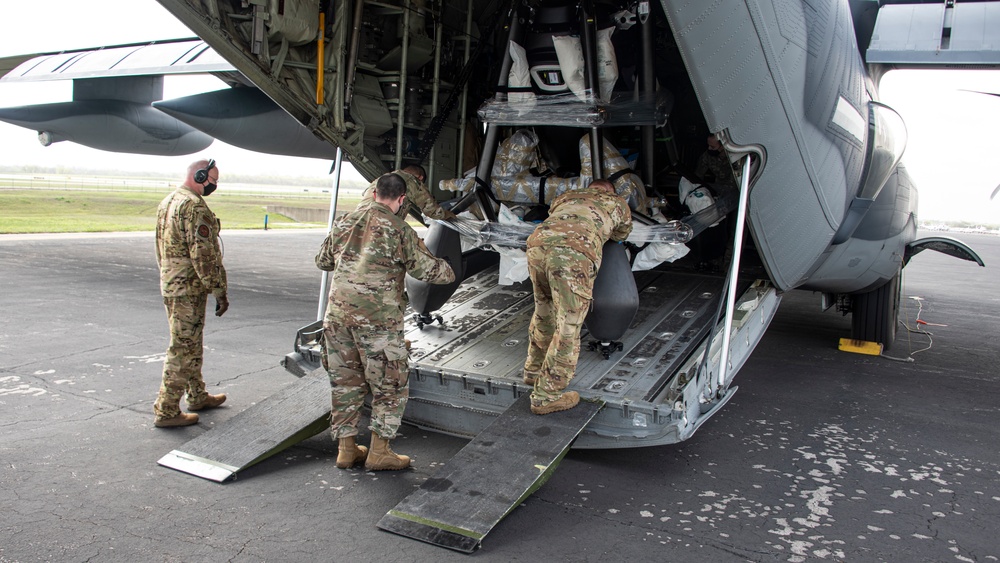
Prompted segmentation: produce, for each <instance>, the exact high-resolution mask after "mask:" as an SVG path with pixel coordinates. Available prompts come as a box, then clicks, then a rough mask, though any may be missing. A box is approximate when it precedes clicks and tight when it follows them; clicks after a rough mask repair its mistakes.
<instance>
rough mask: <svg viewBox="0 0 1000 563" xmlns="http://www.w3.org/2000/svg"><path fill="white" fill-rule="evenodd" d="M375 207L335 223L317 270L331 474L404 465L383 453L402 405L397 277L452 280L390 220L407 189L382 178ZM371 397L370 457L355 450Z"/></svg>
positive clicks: (413, 236)
mask: <svg viewBox="0 0 1000 563" xmlns="http://www.w3.org/2000/svg"><path fill="white" fill-rule="evenodd" d="M373 195H374V199H373V200H372V201H370V202H367V203H366V202H362V203H361V204H360V205H358V208H357V209H356V210H355V211H354V212H352V213H349V214H347V215H345V216H344V217H343V218H341V219H340V220H339V221H337V223H336V224H335V225H334V226H333V229H331V230H330V234H329V236H327V237H326V240H324V241H323V245H322V247H321V248H320V251H319V254H317V255H316V266H317V267H319V268H320V269H321V270H326V271H332V272H333V281H332V283H331V287H330V300H329V303H328V307H327V312H326V318H324V319H323V336H324V337H323V367H324V368H326V370H327V373H328V374H329V376H330V386H331V387H332V391H331V407H332V408H331V412H330V433H331V436H332V437H333V439H334V440H337V442H338V455H337V467H339V468H341V469H347V468H349V467H352V466H354V465H356V464H358V463H361V462H364V463H365V468H366V469H369V470H383V469H390V470H391V469H405V468H407V467H409V466H410V458H409V457H407V456H405V455H398V454H396V453H395V452H393V451H392V450H391V449H390V448H389V441H390V440H392V439H394V438H395V437H396V432H397V430H398V429H399V425H400V424H401V423H402V419H403V411H404V409H405V408H406V401H407V398H408V397H409V367H408V365H407V350H406V345H405V342H404V340H403V310H404V309H405V307H406V302H405V300H404V297H403V276H404V275H405V274H410V275H411V276H413V277H414V278H417V279H419V280H423V281H425V282H428V283H450V282H452V281H454V280H455V273H454V272H453V271H452V269H451V266H450V265H449V264H448V262H447V261H446V260H444V259H441V258H435V257H434V256H433V255H431V253H430V252H429V251H428V250H427V247H426V246H424V243H423V241H421V240H420V238H418V237H417V233H416V232H414V230H413V229H412V228H411V227H410V226H409V225H407V224H406V222H404V221H403V220H402V219H400V218H399V217H398V216H397V213H398V212H399V209H400V208H401V207H402V206H403V204H404V202H405V200H406V182H405V180H403V178H402V177H400V176H399V175H397V174H392V173H390V174H385V175H383V176H381V177H380V178H379V179H378V181H377V182H376V185H375V190H374V194H373ZM369 391H370V392H371V394H372V414H371V425H370V426H369V429H370V430H371V432H372V436H371V449H370V450H369V449H368V448H366V447H365V446H359V445H357V443H356V437H357V435H358V422H359V420H360V418H361V407H362V405H363V404H364V399H365V395H366V394H367V393H368V392H369Z"/></svg>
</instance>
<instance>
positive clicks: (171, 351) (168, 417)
mask: <svg viewBox="0 0 1000 563" xmlns="http://www.w3.org/2000/svg"><path fill="white" fill-rule="evenodd" d="M218 181H219V170H218V168H215V161H211V160H199V161H197V162H193V163H191V165H190V166H188V169H187V176H186V178H185V180H184V183H183V184H182V185H181V186H179V187H178V188H177V189H176V190H174V192H173V193H171V194H170V195H168V196H167V197H166V198H164V199H163V201H162V202H161V203H160V206H159V208H158V209H157V211H156V263H157V265H158V266H159V268H160V293H161V294H162V295H163V304H164V306H165V307H166V309H167V322H168V323H169V325H170V346H169V347H168V348H167V357H166V359H165V360H164V362H163V382H162V384H161V385H160V393H159V396H158V397H157V398H156V403H155V404H154V405H153V412H154V413H156V418H155V420H154V422H153V423H154V425H155V426H157V427H160V428H169V427H174V426H187V425H189V424H194V423H196V422H198V415H197V414H185V413H183V412H181V410H180V401H181V397H182V396H184V394H185V393H187V403H188V410H191V411H198V410H203V409H208V408H214V407H217V406H219V405H221V404H222V403H223V402H225V400H226V396H225V395H224V394H221V393H220V394H218V395H210V394H208V393H207V392H206V391H205V382H204V380H203V379H202V375H201V364H202V354H203V350H202V334H203V329H204V327H205V305H206V303H207V301H208V294H209V293H211V294H212V295H214V296H215V303H216V305H215V315H216V316H219V317H221V316H222V315H223V314H224V313H225V312H226V310H227V309H229V299H228V298H227V296H226V287H227V284H226V269H225V268H224V267H223V266H222V252H221V251H220V249H219V241H218V236H219V229H220V224H219V220H218V219H216V218H215V214H214V213H212V210H211V209H209V208H208V204H206V203H205V200H204V197H203V196H207V195H209V194H211V193H212V192H213V191H215V188H216V182H218Z"/></svg>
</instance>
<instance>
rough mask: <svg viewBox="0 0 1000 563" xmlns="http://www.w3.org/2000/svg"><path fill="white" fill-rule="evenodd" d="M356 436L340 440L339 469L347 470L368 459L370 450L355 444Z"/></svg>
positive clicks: (338, 450) (338, 449) (338, 447)
mask: <svg viewBox="0 0 1000 563" xmlns="http://www.w3.org/2000/svg"><path fill="white" fill-rule="evenodd" d="M354 438H355V437H354V436H348V437H346V438H341V439H340V440H338V443H339V445H338V446H337V467H339V468H340V469H347V468H350V467H354V466H355V465H356V464H358V463H361V462H362V461H364V460H365V459H366V458H367V457H368V448H366V447H364V446H359V445H357V444H356V443H354Z"/></svg>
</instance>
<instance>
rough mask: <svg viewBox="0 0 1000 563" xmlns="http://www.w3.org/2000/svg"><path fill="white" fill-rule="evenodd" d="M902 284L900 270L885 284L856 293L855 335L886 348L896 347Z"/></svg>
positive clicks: (854, 312) (858, 338) (853, 330)
mask: <svg viewBox="0 0 1000 563" xmlns="http://www.w3.org/2000/svg"><path fill="white" fill-rule="evenodd" d="M899 286H900V273H899V272H896V275H895V276H893V278H892V279H891V280H889V281H888V282H887V283H886V284H885V285H883V286H882V287H879V288H877V289H873V290H871V291H869V292H867V293H861V294H858V295H854V296H852V299H851V338H854V339H856V340H866V341H868V342H879V343H881V344H882V349H883V350H888V349H889V348H890V347H892V342H893V340H895V339H896V326H897V325H898V317H899Z"/></svg>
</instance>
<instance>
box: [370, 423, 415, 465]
mask: <svg viewBox="0 0 1000 563" xmlns="http://www.w3.org/2000/svg"><path fill="white" fill-rule="evenodd" d="M409 466H410V458H409V457H408V456H405V455H398V454H396V452H394V451H392V450H391V449H390V448H389V440H386V439H385V438H383V437H381V436H379V435H378V434H376V433H374V432H372V447H371V450H369V451H368V459H367V460H366V461H365V469H367V470H369V471H385V470H389V471H395V470H397V469H406V468H407V467H409Z"/></svg>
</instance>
